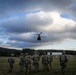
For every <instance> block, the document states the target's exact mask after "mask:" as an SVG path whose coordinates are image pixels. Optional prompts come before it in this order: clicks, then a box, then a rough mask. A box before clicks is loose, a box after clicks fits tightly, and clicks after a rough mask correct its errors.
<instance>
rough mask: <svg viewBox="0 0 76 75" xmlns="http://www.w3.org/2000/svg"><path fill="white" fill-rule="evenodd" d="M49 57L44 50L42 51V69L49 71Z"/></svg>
mask: <svg viewBox="0 0 76 75" xmlns="http://www.w3.org/2000/svg"><path fill="white" fill-rule="evenodd" d="M48 61H49V57H48V55H47V54H46V52H44V55H43V56H42V64H43V70H44V71H49V63H48Z"/></svg>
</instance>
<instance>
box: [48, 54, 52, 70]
mask: <svg viewBox="0 0 76 75" xmlns="http://www.w3.org/2000/svg"><path fill="white" fill-rule="evenodd" d="M52 61H53V57H52V53H50V55H49V62H48V63H49V65H50V70H51V69H52Z"/></svg>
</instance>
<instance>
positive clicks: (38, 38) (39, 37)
mask: <svg viewBox="0 0 76 75" xmlns="http://www.w3.org/2000/svg"><path fill="white" fill-rule="evenodd" d="M41 34H42V32H40V33H39V34H35V35H38V37H37V40H38V41H41Z"/></svg>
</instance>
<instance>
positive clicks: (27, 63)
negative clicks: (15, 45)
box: [25, 53, 31, 73]
mask: <svg viewBox="0 0 76 75" xmlns="http://www.w3.org/2000/svg"><path fill="white" fill-rule="evenodd" d="M25 69H26V73H28V72H31V56H30V55H28V53H26V56H25Z"/></svg>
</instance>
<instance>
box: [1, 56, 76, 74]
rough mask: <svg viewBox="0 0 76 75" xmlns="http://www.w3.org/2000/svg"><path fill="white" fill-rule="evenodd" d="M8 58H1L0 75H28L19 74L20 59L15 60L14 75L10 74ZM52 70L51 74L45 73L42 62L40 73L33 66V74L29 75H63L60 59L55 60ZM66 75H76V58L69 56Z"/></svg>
mask: <svg viewBox="0 0 76 75" xmlns="http://www.w3.org/2000/svg"><path fill="white" fill-rule="evenodd" d="M7 59H8V57H0V75H26V73H25V71H24V72H22V73H20V72H19V68H20V67H19V58H18V57H16V58H15V64H14V69H13V73H8V62H7ZM52 66H53V68H52V70H51V71H49V72H47V71H46V72H44V71H42V64H41V60H40V64H39V71H38V72H36V73H35V72H34V67H33V65H32V72H31V73H29V75H62V73H61V67H60V63H59V58H55V57H54V58H53V63H52ZM65 75H76V56H68V63H67V68H66V72H65Z"/></svg>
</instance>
